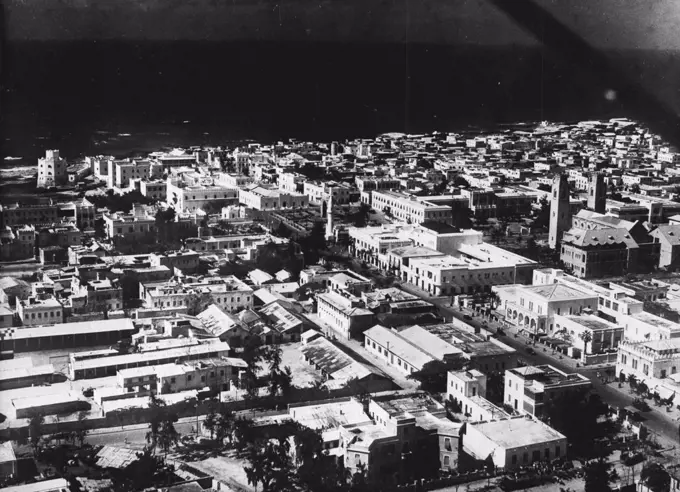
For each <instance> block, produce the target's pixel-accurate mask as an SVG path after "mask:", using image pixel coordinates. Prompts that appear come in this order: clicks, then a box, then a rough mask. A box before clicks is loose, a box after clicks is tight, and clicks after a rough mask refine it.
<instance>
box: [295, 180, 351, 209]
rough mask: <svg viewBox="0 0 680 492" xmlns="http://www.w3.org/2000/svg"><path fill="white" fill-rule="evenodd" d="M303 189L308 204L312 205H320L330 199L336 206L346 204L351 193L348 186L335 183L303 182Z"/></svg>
mask: <svg viewBox="0 0 680 492" xmlns="http://www.w3.org/2000/svg"><path fill="white" fill-rule="evenodd" d="M303 189H304V192H303V193H304V194H305V195H307V196H308V197H309V202H310V203H312V204H314V205H321V203H323V202H326V201H328V199H329V198H331V197H332V198H333V203H334V204H336V205H344V204H347V203H349V196H350V193H351V191H352V189H351V188H350V187H349V186H348V185H346V184H344V183H337V182H335V181H305V182H304V188H303Z"/></svg>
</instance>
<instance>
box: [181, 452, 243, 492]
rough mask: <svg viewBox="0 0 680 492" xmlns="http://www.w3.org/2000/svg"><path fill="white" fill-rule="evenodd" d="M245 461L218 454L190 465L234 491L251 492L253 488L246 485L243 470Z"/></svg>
mask: <svg viewBox="0 0 680 492" xmlns="http://www.w3.org/2000/svg"><path fill="white" fill-rule="evenodd" d="M244 464H245V461H243V460H239V459H237V458H235V457H230V456H218V457H216V458H208V459H207V460H203V461H196V462H192V463H191V466H194V467H196V468H198V469H199V470H202V471H204V472H206V473H209V474H211V475H213V476H214V477H215V479H217V480H219V481H220V482H224V483H225V484H227V485H229V486H231V487H232V488H233V489H234V490H235V491H239V492H251V491H254V490H255V489H254V488H253V487H252V486H250V485H248V478H247V477H246V472H245V471H244V470H243V465H244Z"/></svg>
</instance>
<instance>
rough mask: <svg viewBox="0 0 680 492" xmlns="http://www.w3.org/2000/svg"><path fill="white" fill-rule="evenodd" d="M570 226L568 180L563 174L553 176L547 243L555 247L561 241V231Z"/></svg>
mask: <svg viewBox="0 0 680 492" xmlns="http://www.w3.org/2000/svg"><path fill="white" fill-rule="evenodd" d="M570 227H571V210H570V209H569V182H568V181H567V176H566V175H565V174H558V175H557V176H555V177H554V178H553V184H552V194H551V196H550V235H549V237H548V245H549V246H550V247H551V248H552V249H555V248H557V245H558V244H559V243H560V242H561V241H562V233H563V232H564V231H566V230H569V228H570Z"/></svg>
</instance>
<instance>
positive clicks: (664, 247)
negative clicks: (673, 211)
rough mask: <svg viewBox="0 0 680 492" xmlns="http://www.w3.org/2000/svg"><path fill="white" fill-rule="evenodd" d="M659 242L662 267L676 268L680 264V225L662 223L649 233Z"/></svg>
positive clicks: (660, 264)
mask: <svg viewBox="0 0 680 492" xmlns="http://www.w3.org/2000/svg"><path fill="white" fill-rule="evenodd" d="M649 234H650V236H652V237H653V238H654V242H655V243H658V244H659V263H658V266H659V267H661V268H675V267H677V266H678V265H680V225H676V224H669V225H660V226H659V227H657V228H656V229H654V230H653V231H652V232H650V233H649Z"/></svg>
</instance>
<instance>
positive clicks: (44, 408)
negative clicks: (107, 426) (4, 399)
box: [12, 391, 90, 419]
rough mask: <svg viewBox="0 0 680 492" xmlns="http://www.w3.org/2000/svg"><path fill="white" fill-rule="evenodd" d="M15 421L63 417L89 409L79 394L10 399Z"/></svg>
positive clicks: (62, 393)
mask: <svg viewBox="0 0 680 492" xmlns="http://www.w3.org/2000/svg"><path fill="white" fill-rule="evenodd" d="M12 407H13V408H14V411H15V413H16V418H17V419H30V418H31V417H33V416H34V415H55V414H59V415H63V414H69V413H74V412H80V411H84V410H89V409H90V403H89V402H87V401H86V400H85V399H84V398H83V395H82V394H81V393H80V392H75V391H74V392H71V391H61V392H59V393H53V394H49V395H40V396H27V397H23V398H14V399H12Z"/></svg>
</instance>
